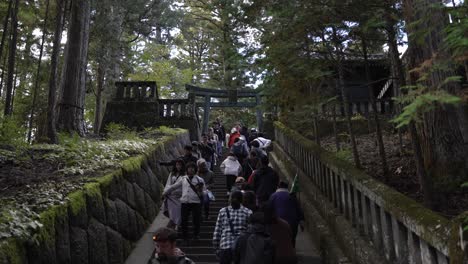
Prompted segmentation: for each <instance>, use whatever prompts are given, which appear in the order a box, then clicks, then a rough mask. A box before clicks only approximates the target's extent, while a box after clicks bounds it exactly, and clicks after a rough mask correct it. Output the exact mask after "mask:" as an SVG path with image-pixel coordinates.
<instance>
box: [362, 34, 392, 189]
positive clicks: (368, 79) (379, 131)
mask: <svg viewBox="0 0 468 264" xmlns="http://www.w3.org/2000/svg"><path fill="white" fill-rule="evenodd" d="M362 50H363V53H364V68H365V72H366V82H367V83H368V85H367V88H368V90H369V99H370V103H371V105H372V112H373V113H372V116H373V118H374V122H375V132H376V136H377V145H378V147H379V156H380V161H381V163H382V170H383V174H384V178H385V180H386V181H388V180H389V173H388V164H387V155H386V154H385V146H384V142H383V136H382V128H381V126H380V120H379V115H378V113H377V103H376V101H375V94H374V87H373V85H372V84H370V83H371V76H370V69H369V58H368V54H367V42H366V40H365V39H364V37H363V38H362Z"/></svg>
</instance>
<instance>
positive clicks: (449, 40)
mask: <svg viewBox="0 0 468 264" xmlns="http://www.w3.org/2000/svg"><path fill="white" fill-rule="evenodd" d="M467 12H468V5H466V4H464V5H461V6H459V7H457V8H456V9H455V10H453V11H452V12H451V13H450V14H451V19H452V22H453V23H450V24H448V25H447V27H446V29H445V31H446V37H445V39H444V44H445V49H446V50H448V51H449V52H450V53H451V54H452V58H453V59H454V60H455V61H458V62H463V61H466V60H467V59H468V55H467V53H466V51H467V50H468V36H467V34H466V32H468V17H467V16H466V14H467Z"/></svg>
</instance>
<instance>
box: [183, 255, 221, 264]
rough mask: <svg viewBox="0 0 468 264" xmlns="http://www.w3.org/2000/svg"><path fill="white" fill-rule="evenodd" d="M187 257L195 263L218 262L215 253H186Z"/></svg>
mask: <svg viewBox="0 0 468 264" xmlns="http://www.w3.org/2000/svg"><path fill="white" fill-rule="evenodd" d="M188 257H189V258H190V259H191V260H193V261H194V262H195V263H202V262H209V263H218V259H217V258H216V256H215V254H196V255H188Z"/></svg>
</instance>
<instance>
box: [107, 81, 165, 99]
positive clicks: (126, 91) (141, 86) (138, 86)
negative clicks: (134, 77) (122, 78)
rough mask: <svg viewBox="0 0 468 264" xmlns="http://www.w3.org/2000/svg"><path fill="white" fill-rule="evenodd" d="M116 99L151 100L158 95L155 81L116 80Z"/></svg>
mask: <svg viewBox="0 0 468 264" xmlns="http://www.w3.org/2000/svg"><path fill="white" fill-rule="evenodd" d="M115 86H116V87H117V92H116V95H115V99H117V100H135V101H151V100H155V99H156V98H157V97H158V92H157V88H156V82H116V83H115Z"/></svg>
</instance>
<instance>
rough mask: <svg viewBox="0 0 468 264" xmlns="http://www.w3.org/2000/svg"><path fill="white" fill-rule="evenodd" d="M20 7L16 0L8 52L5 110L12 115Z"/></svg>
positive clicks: (6, 113) (5, 112)
mask: <svg viewBox="0 0 468 264" xmlns="http://www.w3.org/2000/svg"><path fill="white" fill-rule="evenodd" d="M18 9H19V0H16V1H15V8H14V9H13V13H12V14H11V31H10V34H11V38H10V44H9V48H10V51H9V53H8V76H7V87H6V88H7V89H6V95H5V110H4V114H5V115H6V116H7V115H11V114H12V113H13V89H14V86H15V83H16V82H15V80H14V78H13V77H14V73H15V60H16V42H17V38H18Z"/></svg>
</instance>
